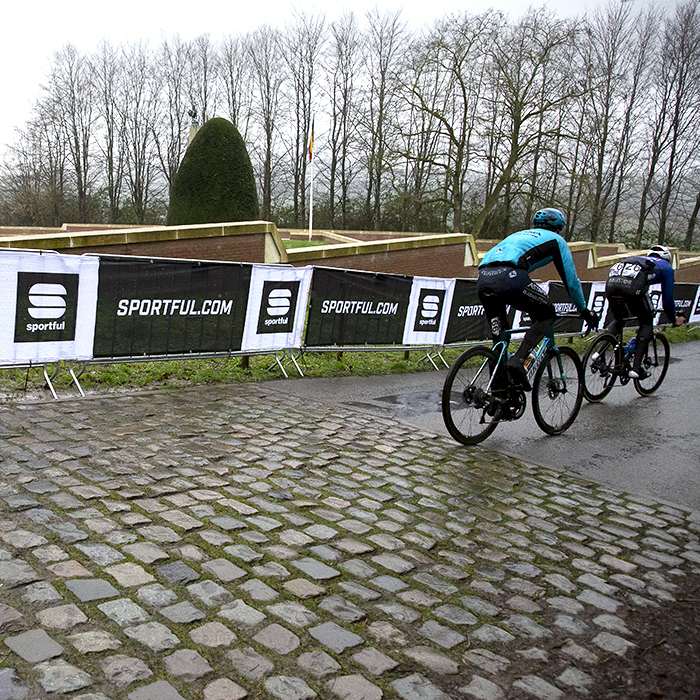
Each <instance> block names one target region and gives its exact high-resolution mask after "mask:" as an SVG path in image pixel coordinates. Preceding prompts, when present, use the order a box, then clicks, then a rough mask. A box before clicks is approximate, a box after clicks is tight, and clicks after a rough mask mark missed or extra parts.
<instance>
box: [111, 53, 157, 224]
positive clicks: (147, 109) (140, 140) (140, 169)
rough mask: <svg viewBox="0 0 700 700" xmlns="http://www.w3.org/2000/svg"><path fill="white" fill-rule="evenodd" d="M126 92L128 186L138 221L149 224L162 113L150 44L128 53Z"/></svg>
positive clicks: (123, 107)
mask: <svg viewBox="0 0 700 700" xmlns="http://www.w3.org/2000/svg"><path fill="white" fill-rule="evenodd" d="M121 87H122V90H123V93H122V95H121V98H120V110H121V111H122V113H121V114H120V117H121V118H122V119H123V120H124V125H125V130H124V133H125V140H126V153H127V163H128V168H127V184H128V187H129V193H130V195H131V201H132V205H133V208H134V214H135V217H136V221H137V223H139V224H143V223H145V222H146V219H147V216H148V214H149V205H150V203H151V198H152V197H153V195H154V194H155V190H154V186H155V173H156V164H155V143H154V133H155V125H156V119H157V113H158V112H157V110H158V83H157V81H156V76H155V71H154V66H153V60H152V56H151V54H150V52H149V50H148V47H147V45H146V44H143V43H138V44H135V45H134V46H132V47H127V48H126V49H125V50H124V76H123V82H122V85H121Z"/></svg>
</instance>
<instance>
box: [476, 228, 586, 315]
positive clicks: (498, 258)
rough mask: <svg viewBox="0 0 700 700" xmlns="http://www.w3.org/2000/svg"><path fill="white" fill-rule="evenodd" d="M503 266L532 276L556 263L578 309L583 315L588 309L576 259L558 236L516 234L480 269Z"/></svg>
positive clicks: (541, 231)
mask: <svg viewBox="0 0 700 700" xmlns="http://www.w3.org/2000/svg"><path fill="white" fill-rule="evenodd" d="M499 262H503V263H510V264H512V265H514V266H515V267H519V268H522V269H524V270H527V271H528V272H532V271H533V270H536V269H537V268H539V267H544V266H545V265H547V264H549V263H551V262H553V263H554V265H555V267H556V268H557V272H558V273H559V276H560V277H561V280H562V282H563V283H564V285H565V286H566V289H567V291H568V292H569V296H570V297H571V299H572V301H573V302H574V304H575V305H576V308H577V309H578V310H579V311H583V309H585V308H586V300H585V299H584V298H583V290H582V289H581V282H580V281H579V278H578V275H577V274H576V266H575V265H574V259H573V257H572V256H571V251H570V250H569V246H568V245H567V243H566V241H565V240H564V239H563V238H562V237H561V236H560V235H559V234H558V233H554V231H547V230H546V229H543V228H530V229H526V230H525V231H518V232H517V233H513V234H511V235H510V236H508V237H507V238H505V239H504V240H502V241H501V242H500V243H499V244H498V245H497V246H495V247H494V248H491V250H489V252H488V253H486V255H484V258H483V260H482V261H481V263H480V264H479V267H484V266H485V265H494V264H497V263H499Z"/></svg>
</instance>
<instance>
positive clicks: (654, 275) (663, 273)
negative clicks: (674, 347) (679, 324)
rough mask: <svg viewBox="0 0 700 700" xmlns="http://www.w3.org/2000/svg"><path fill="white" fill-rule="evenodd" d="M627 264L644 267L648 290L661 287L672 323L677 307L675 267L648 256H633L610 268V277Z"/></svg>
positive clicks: (665, 308)
mask: <svg viewBox="0 0 700 700" xmlns="http://www.w3.org/2000/svg"><path fill="white" fill-rule="evenodd" d="M627 262H635V263H638V264H639V265H641V266H642V268H643V269H644V270H645V271H646V276H647V288H648V286H649V285H652V284H660V285H661V303H662V305H663V307H664V311H665V312H666V315H667V316H668V318H669V320H670V321H671V323H673V322H674V321H675V319H676V305H675V302H674V300H673V287H674V285H675V275H674V274H673V267H672V266H671V263H669V262H667V261H666V260H664V259H663V258H657V257H654V256H653V255H652V256H648V255H631V256H630V257H628V258H625V259H624V260H621V261H620V262H619V263H616V264H615V265H613V266H612V267H611V268H610V275H611V276H612V275H614V274H615V270H616V269H617V268H618V267H619V265H621V264H622V265H624V263H627Z"/></svg>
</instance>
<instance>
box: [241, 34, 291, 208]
mask: <svg viewBox="0 0 700 700" xmlns="http://www.w3.org/2000/svg"><path fill="white" fill-rule="evenodd" d="M247 49H248V56H249V57H250V63H251V69H252V74H253V86H254V90H255V101H254V106H253V118H254V121H255V122H256V126H257V127H258V128H259V130H260V132H261V135H262V143H263V145H262V147H261V148H258V149H254V152H256V153H257V154H258V156H259V159H260V162H261V171H262V172H261V173H260V180H261V192H262V197H261V200H262V206H261V211H260V214H261V216H262V218H263V219H271V218H272V189H273V166H274V159H275V143H276V140H277V137H278V125H277V121H278V119H279V112H280V90H281V88H282V84H283V82H284V59H283V57H282V51H281V43H280V36H279V32H278V31H277V30H276V29H273V28H272V27H270V26H269V25H263V26H262V27H260V29H257V30H255V32H253V34H252V35H251V37H250V41H249V42H248V44H247Z"/></svg>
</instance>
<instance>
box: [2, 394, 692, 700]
mask: <svg viewBox="0 0 700 700" xmlns="http://www.w3.org/2000/svg"><path fill="white" fill-rule="evenodd" d="M0 426H2V436H1V437H0V460H1V461H0V662H1V663H0V667H1V670H0V697H2V698H9V699H14V698H18V699H20V698H21V699H24V698H27V699H28V700H39V699H42V700H43V699H45V698H55V697H63V696H68V695H70V697H71V698H76V700H77V699H78V698H83V699H84V700H88V699H90V700H103V699H104V698H109V699H110V700H111V699H112V698H116V699H118V700H119V699H126V698H128V699H129V700H170V699H176V698H183V699H184V700H198V699H199V698H203V699H204V700H223V699H226V700H241V699H242V698H244V697H248V698H282V699H284V700H292V699H294V698H299V699H300V700H301V699H303V698H314V697H320V698H333V697H337V698H344V699H347V700H353V699H355V698H357V699H358V700H359V699H360V698H362V699H365V700H367V699H374V698H376V699H377V700H380V699H381V698H402V699H403V700H445V699H447V700H450V699H452V700H457V699H460V698H482V699H485V700H524V699H525V698H532V697H535V698H542V699H548V698H551V699H552V700H558V699H559V698H578V697H581V698H583V697H595V696H596V690H595V683H596V681H595V669H596V667H597V666H598V665H599V664H601V663H603V661H604V660H605V659H607V658H610V657H616V658H622V659H624V658H625V657H626V655H627V654H629V653H630V650H633V649H635V648H636V647H637V646H639V645H640V644H642V643H643V640H639V639H635V637H634V633H633V632H632V631H631V629H630V627H629V626H628V624H627V623H626V621H627V617H628V615H629V613H630V611H633V610H638V609H650V608H654V609H663V606H665V605H669V604H672V603H673V602H674V601H676V599H677V596H678V591H679V590H680V589H681V588H682V584H683V581H684V579H685V578H686V577H689V576H696V575H698V574H700V515H699V514H698V513H693V512H690V511H688V510H685V509H683V508H677V507H674V506H672V505H668V504H662V503H655V502H653V501H651V500H650V499H647V498H638V497H635V496H631V495H629V494H623V493H618V492H616V491H614V490H611V489H609V488H606V487H603V486H600V485H597V484H593V483H589V482H585V481H582V480H578V479H575V478H572V477H570V476H567V475H565V474H563V473H558V472H556V471H554V470H552V469H545V468H541V467H538V466H537V465H533V464H528V463H525V462H522V461H519V460H517V459H515V458H505V457H502V456H497V455H495V454H493V453H490V452H489V451H488V450H485V449H481V448H474V449H466V448H463V447H460V446H458V445H456V444H455V443H452V442H450V441H448V440H447V439H442V438H439V437H435V436H432V435H429V434H422V433H420V432H419V431H416V430H415V429H414V428H410V427H407V426H405V425H402V424H399V423H396V422H392V421H390V420H386V419H380V418H376V417H374V416H373V417H367V416H365V415H363V414H362V413H361V412H355V411H353V410H350V409H340V408H337V407H333V408H329V407H328V406H322V405H314V404H311V403H310V402H308V401H303V400H300V399H295V398H292V397H289V396H285V395H283V394H278V393H274V392H270V391H269V390H266V389H265V387H264V385H260V386H259V385H241V386H234V387H215V388H212V387H202V388H192V389H182V390H176V391H163V392H149V393H143V394H134V395H114V396H102V397H91V398H89V399H83V400H63V401H59V402H52V403H35V404H29V403H27V404H15V405H4V406H2V407H0Z"/></svg>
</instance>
